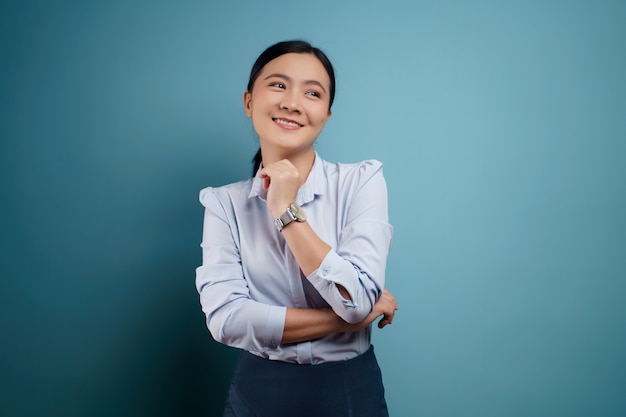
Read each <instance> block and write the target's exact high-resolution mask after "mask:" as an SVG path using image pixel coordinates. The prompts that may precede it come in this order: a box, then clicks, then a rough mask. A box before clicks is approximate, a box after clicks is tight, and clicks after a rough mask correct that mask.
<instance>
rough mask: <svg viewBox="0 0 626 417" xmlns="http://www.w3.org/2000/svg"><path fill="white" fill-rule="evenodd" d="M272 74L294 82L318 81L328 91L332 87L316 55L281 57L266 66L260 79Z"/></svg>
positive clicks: (298, 54)
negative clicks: (281, 75)
mask: <svg viewBox="0 0 626 417" xmlns="http://www.w3.org/2000/svg"><path fill="white" fill-rule="evenodd" d="M271 74H283V75H287V76H288V77H289V78H291V79H293V80H294V81H310V80H314V81H318V82H320V83H321V84H322V85H324V86H325V87H326V88H327V89H328V88H329V86H330V77H329V76H328V72H326V68H324V65H322V63H321V62H320V60H319V59H317V57H316V56H315V55H313V54H309V53H288V54H284V55H281V56H279V57H278V58H275V59H273V60H271V61H270V62H268V63H267V64H265V67H263V70H262V71H261V74H260V76H259V78H261V79H263V78H265V77H267V76H269V75H271Z"/></svg>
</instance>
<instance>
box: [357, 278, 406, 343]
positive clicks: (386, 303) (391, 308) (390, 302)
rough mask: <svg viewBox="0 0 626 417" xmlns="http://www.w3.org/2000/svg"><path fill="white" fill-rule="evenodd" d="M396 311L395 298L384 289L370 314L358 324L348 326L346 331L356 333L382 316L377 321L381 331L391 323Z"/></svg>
mask: <svg viewBox="0 0 626 417" xmlns="http://www.w3.org/2000/svg"><path fill="white" fill-rule="evenodd" d="M397 309H398V303H397V302H396V299H395V297H394V296H393V295H392V294H391V293H390V292H389V291H387V289H386V288H385V289H384V290H383V293H382V295H381V296H380V298H379V299H378V301H376V304H374V308H373V309H372V312H371V313H370V314H369V315H368V316H367V317H366V318H365V320H363V321H362V322H360V323H355V324H348V328H349V329H348V330H349V331H351V332H357V331H359V330H362V329H364V328H365V327H367V326H369V325H370V324H372V323H373V322H374V321H375V320H376V319H377V318H378V317H380V316H383V317H382V318H381V319H380V320H379V321H378V328H379V329H382V328H383V327H385V326H386V325H388V324H391V323H392V322H393V317H394V315H395V314H396V310H397Z"/></svg>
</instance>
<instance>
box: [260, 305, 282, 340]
mask: <svg viewBox="0 0 626 417" xmlns="http://www.w3.org/2000/svg"><path fill="white" fill-rule="evenodd" d="M286 316H287V307H282V306H269V311H268V314H267V323H266V326H265V329H266V334H265V341H266V345H267V346H268V347H271V348H276V347H278V346H279V345H280V342H281V340H282V339H283V332H284V329H285V317H286Z"/></svg>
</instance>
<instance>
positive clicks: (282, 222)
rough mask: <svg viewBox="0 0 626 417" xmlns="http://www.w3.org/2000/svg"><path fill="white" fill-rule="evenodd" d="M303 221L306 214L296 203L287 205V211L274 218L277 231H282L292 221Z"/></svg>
mask: <svg viewBox="0 0 626 417" xmlns="http://www.w3.org/2000/svg"><path fill="white" fill-rule="evenodd" d="M294 220H295V221H297V222H301V223H302V222H304V221H306V214H305V213H304V210H302V208H301V207H300V206H299V205H297V204H296V203H291V204H289V207H287V211H285V212H284V213H283V214H282V215H281V216H280V217H279V218H277V219H276V220H274V224H275V225H276V228H277V229H278V231H279V232H282V231H283V229H284V228H285V226H287V225H288V224H289V223H291V222H292V221H294Z"/></svg>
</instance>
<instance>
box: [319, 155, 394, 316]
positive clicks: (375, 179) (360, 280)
mask: <svg viewBox="0 0 626 417" xmlns="http://www.w3.org/2000/svg"><path fill="white" fill-rule="evenodd" d="M337 194H338V196H339V197H338V198H341V199H344V201H343V202H342V204H340V205H339V206H340V207H343V210H344V211H343V212H342V213H341V215H340V219H341V230H340V232H339V234H338V242H337V245H336V247H335V248H334V249H332V250H331V251H330V252H329V253H328V255H327V256H326V257H325V258H324V260H323V261H322V264H321V265H320V267H319V268H318V269H317V270H316V271H314V272H313V273H312V274H311V275H310V276H308V279H309V281H310V282H311V283H312V284H313V286H314V287H315V289H316V290H317V291H318V292H319V293H320V295H321V296H322V297H323V298H324V300H325V301H326V302H327V303H328V304H329V305H330V306H331V308H332V309H333V310H334V311H335V313H337V315H339V316H340V317H341V318H343V319H344V320H346V321H347V322H349V323H357V322H359V321H361V320H363V319H364V318H365V317H366V316H367V315H368V314H369V313H370V312H371V310H372V307H373V305H374V303H375V302H376V300H377V299H378V297H379V296H380V294H381V293H382V290H383V288H384V286H385V267H386V262H387V255H388V253H389V249H390V245H391V238H392V232H393V229H392V227H391V225H390V224H389V223H388V212H387V186H386V183H385V179H384V177H383V172H382V164H381V163H380V162H378V161H374V160H369V161H365V162H363V163H361V164H359V165H358V166H357V167H354V168H353V169H352V170H351V172H349V173H348V174H345V175H343V181H342V183H341V184H339V188H338V193H337ZM337 284H339V285H341V286H343V287H344V288H345V289H346V290H347V291H348V293H349V294H350V297H351V300H348V299H344V298H343V297H342V296H341V294H340V293H339V291H338V289H337Z"/></svg>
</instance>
